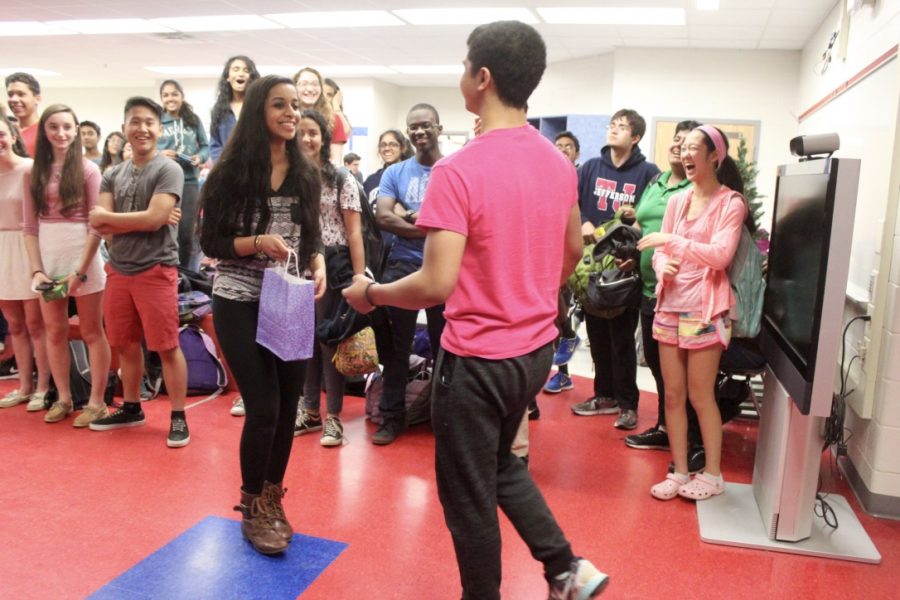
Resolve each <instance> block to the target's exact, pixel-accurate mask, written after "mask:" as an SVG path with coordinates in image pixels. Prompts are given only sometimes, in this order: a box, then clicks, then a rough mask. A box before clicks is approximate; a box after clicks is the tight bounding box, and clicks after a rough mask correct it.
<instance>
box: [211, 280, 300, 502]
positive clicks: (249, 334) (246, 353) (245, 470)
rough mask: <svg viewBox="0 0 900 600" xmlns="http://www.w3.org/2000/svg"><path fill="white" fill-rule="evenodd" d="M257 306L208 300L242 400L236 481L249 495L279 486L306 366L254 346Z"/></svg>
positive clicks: (285, 465) (289, 448)
mask: <svg viewBox="0 0 900 600" xmlns="http://www.w3.org/2000/svg"><path fill="white" fill-rule="evenodd" d="M258 316H259V303H257V302H237V301H234V300H226V299H224V298H221V297H219V296H216V295H213V324H214V325H215V328H216V337H218V338H219V344H220V345H221V347H222V353H223V354H224V355H225V360H226V361H227V362H228V366H229V367H230V368H231V373H232V374H233V375H234V379H235V382H236V383H237V386H238V391H240V393H241V396H242V397H243V398H244V409H245V410H246V412H247V416H246V418H245V419H244V429H243V431H242V432H241V448H240V457H241V480H242V482H243V489H244V491H245V492H247V493H248V494H258V493H260V492H261V491H262V486H263V481H270V482H272V483H281V482H282V480H283V479H284V472H285V470H286V469H287V464H288V459H289V458H290V456H291V445H292V444H293V443H294V420H295V419H296V418H297V401H298V400H299V398H300V390H301V389H302V388H303V379H304V375H305V368H306V361H290V362H286V361H283V360H281V359H280V358H278V357H277V356H275V355H274V354H272V352H271V351H269V350H268V349H266V348H264V347H262V346H260V345H259V344H257V343H256V322H257V319H258Z"/></svg>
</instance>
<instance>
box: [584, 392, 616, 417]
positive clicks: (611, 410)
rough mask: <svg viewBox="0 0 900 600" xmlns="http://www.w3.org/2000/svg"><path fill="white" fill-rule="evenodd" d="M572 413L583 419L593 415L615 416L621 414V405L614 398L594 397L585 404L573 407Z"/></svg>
mask: <svg viewBox="0 0 900 600" xmlns="http://www.w3.org/2000/svg"><path fill="white" fill-rule="evenodd" d="M572 412H573V413H575V414H576V415H581V416H582V417H591V416H593V415H614V414H616V413H617V412H619V403H618V402H616V401H615V400H613V399H612V398H602V397H600V396H594V397H593V398H588V399H587V400H585V401H584V402H579V403H578V404H573V405H572Z"/></svg>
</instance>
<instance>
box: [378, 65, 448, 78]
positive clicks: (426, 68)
mask: <svg viewBox="0 0 900 600" xmlns="http://www.w3.org/2000/svg"><path fill="white" fill-rule="evenodd" d="M390 67H391V68H392V69H393V70H395V71H397V72H398V73H402V74H403V75H460V74H462V72H463V66H462V64H455V65H391V66H390Z"/></svg>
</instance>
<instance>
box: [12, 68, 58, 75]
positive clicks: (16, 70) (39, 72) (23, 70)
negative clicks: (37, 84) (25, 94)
mask: <svg viewBox="0 0 900 600" xmlns="http://www.w3.org/2000/svg"><path fill="white" fill-rule="evenodd" d="M13 73H28V74H29V75H34V76H35V77H59V76H60V75H62V73H60V72H58V71H50V70H49V69H36V68H34V67H0V76H3V77H6V76H7V75H12V74H13Z"/></svg>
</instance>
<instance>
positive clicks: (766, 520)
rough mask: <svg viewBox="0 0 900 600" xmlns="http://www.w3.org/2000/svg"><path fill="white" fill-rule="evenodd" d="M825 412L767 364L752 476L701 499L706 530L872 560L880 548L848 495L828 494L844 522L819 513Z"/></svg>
mask: <svg viewBox="0 0 900 600" xmlns="http://www.w3.org/2000/svg"><path fill="white" fill-rule="evenodd" d="M823 421H824V419H823V418H821V417H812V416H810V415H804V414H802V413H801V412H800V411H799V410H798V409H797V406H796V404H795V403H794V401H793V400H792V399H791V398H790V396H788V394H787V392H786V390H785V389H784V387H783V386H782V385H781V382H779V381H778V379H777V378H776V377H775V374H774V373H773V372H772V371H771V369H767V371H766V376H765V388H764V392H763V403H762V414H761V415H760V423H759V434H758V436H757V440H756V460H755V461H754V464H753V484H752V485H747V484H739V483H726V485H725V493H724V494H722V495H720V496H716V497H714V498H710V499H709V500H703V501H701V502H698V503H697V519H698V521H699V523H700V538H701V539H702V540H703V541H704V542H709V543H712V544H724V545H728V546H741V547H745V548H757V549H761V550H774V551H776V552H789V553H792V554H806V555H810V556H820V557H825V558H838V559H844V560H852V561H859V562H867V563H880V562H881V555H880V554H879V553H878V550H877V549H876V548H875V545H874V544H873V543H872V540H871V539H870V538H869V536H868V535H867V534H866V532H865V530H864V529H863V527H862V524H861V523H860V522H859V519H857V518H856V515H855V514H854V513H853V509H851V508H850V505H849V504H848V503H847V501H846V500H845V499H844V498H843V497H841V496H838V495H836V494H828V495H827V497H826V501H827V502H828V504H829V505H830V506H831V507H832V508H833V509H834V513H835V516H836V517H837V523H838V528H837V529H832V528H831V527H829V526H828V525H827V524H826V523H825V521H824V520H823V519H822V518H821V517H818V516H816V515H815V512H814V509H815V503H816V488H817V486H818V480H819V471H820V469H821V464H822V447H823V440H822V434H821V432H822V425H823Z"/></svg>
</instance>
